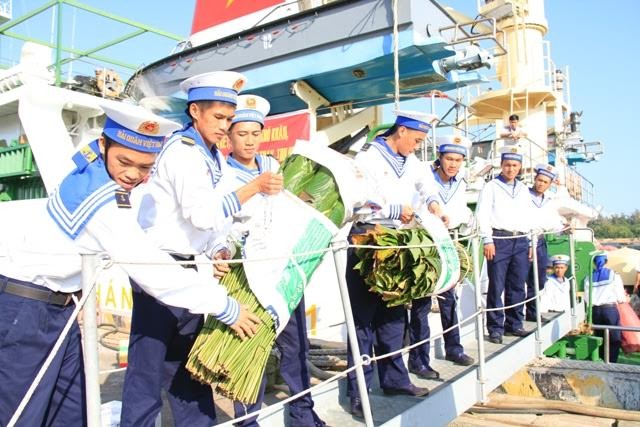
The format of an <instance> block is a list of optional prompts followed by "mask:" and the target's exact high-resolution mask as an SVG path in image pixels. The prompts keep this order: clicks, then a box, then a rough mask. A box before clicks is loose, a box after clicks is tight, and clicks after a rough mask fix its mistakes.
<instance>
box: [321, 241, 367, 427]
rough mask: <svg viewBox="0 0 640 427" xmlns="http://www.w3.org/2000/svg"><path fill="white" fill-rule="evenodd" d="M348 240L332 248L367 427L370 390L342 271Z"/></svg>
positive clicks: (333, 244)
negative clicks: (365, 376) (362, 363)
mask: <svg viewBox="0 0 640 427" xmlns="http://www.w3.org/2000/svg"><path fill="white" fill-rule="evenodd" d="M347 247H348V245H347V242H346V241H344V240H343V241H340V240H333V241H332V242H331V250H332V252H333V261H334V262H335V267H336V275H337V276H338V286H339V288H340V297H341V299H342V308H343V310H344V320H345V322H346V324H347V337H348V339H349V347H350V348H351V354H352V355H353V360H354V362H355V363H356V364H357V365H356V382H357V383H358V392H359V393H360V400H361V401H362V412H363V413H364V422H365V424H366V425H367V427H373V416H372V415H371V405H370V404H369V390H367V383H366V380H365V378H364V370H363V369H362V365H361V364H360V362H361V361H362V356H361V355H360V348H359V347H358V336H357V335H356V325H355V322H354V321H353V312H352V311H351V301H350V299H349V290H348V289H347V282H346V279H345V276H344V275H343V274H342V271H343V270H344V269H345V264H344V260H345V258H346V256H345V255H346V251H347Z"/></svg>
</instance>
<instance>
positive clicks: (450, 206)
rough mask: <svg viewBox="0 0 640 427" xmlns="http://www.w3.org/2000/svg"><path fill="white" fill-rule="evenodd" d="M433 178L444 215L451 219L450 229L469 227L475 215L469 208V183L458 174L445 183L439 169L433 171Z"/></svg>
mask: <svg viewBox="0 0 640 427" xmlns="http://www.w3.org/2000/svg"><path fill="white" fill-rule="evenodd" d="M433 177H434V178H435V182H436V184H437V185H438V195H439V202H440V206H442V210H443V213H444V214H445V215H447V216H448V217H449V228H450V229H453V228H457V227H459V226H460V225H468V224H469V223H470V222H471V220H472V216H473V214H472V213H471V209H469V207H468V206H467V196H466V195H465V191H466V190H467V181H466V180H465V179H464V178H463V177H462V173H458V174H457V175H456V176H455V177H453V178H451V179H449V180H448V182H443V181H442V180H441V179H440V175H438V172H437V169H434V170H433Z"/></svg>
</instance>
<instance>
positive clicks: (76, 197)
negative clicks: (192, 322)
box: [0, 104, 257, 426]
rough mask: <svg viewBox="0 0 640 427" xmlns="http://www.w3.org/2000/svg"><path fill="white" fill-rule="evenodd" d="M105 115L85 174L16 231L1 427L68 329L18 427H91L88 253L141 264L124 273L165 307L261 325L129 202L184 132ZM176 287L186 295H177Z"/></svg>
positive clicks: (73, 176)
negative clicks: (162, 240) (147, 227)
mask: <svg viewBox="0 0 640 427" xmlns="http://www.w3.org/2000/svg"><path fill="white" fill-rule="evenodd" d="M103 109H104V111H105V112H106V115H107V119H106V122H105V125H104V128H103V132H102V135H101V136H100V137H99V138H98V139H97V140H96V141H93V142H91V143H90V144H88V145H86V146H84V147H82V148H81V149H80V150H79V151H78V152H77V153H76V154H75V155H74V156H73V161H74V163H75V165H76V168H75V170H73V171H72V172H71V173H70V174H69V175H67V176H66V178H64V179H63V181H62V183H61V184H60V186H59V188H58V189H56V191H55V192H54V193H53V194H52V195H51V196H50V198H49V201H48V204H47V211H45V210H44V209H42V211H36V212H32V213H31V214H30V215H31V218H30V220H29V221H28V222H27V223H28V229H27V230H20V229H16V230H12V231H15V233H16V236H15V237H17V239H11V240H10V238H11V237H12V236H11V235H10V236H7V235H5V236H3V239H6V240H5V241H11V242H12V245H11V247H10V248H7V250H8V255H9V256H8V260H9V261H8V262H3V261H2V258H0V425H6V424H7V423H8V422H9V419H10V417H11V416H12V414H14V412H15V411H16V409H17V408H18V405H19V403H20V401H21V399H22V398H23V396H25V394H26V393H27V390H28V388H29V387H30V384H31V383H32V381H34V378H35V377H36V374H37V373H38V371H39V370H40V368H41V367H42V366H43V364H44V363H45V359H46V358H47V357H48V355H49V353H50V351H51V350H52V348H53V346H54V343H55V342H56V341H57V340H58V339H59V337H60V336H61V333H62V331H63V329H64V328H65V327H66V325H70V329H69V332H68V334H67V335H66V336H65V337H64V338H63V340H62V341H61V343H62V344H61V346H60V347H59V350H58V351H57V353H55V356H54V357H53V358H52V360H51V364H50V365H49V367H48V369H47V371H46V372H45V374H44V376H43V377H42V379H41V381H40V383H39V385H38V386H37V388H35V391H34V393H33V395H32V396H31V398H30V400H29V401H28V403H27V405H26V406H25V407H24V411H23V412H22V415H21V417H20V418H18V425H24V426H40V425H67V426H85V425H86V424H87V419H86V418H87V414H86V408H85V388H84V370H83V355H82V345H81V342H80V328H79V327H78V324H77V321H76V319H75V315H76V314H77V311H78V310H79V307H77V308H76V304H77V303H78V299H79V298H80V297H81V295H80V289H81V273H82V271H81V259H80V255H79V254H80V253H107V254H108V255H109V256H110V257H111V258H112V259H114V260H115V261H116V262H117V261H123V262H126V261H132V262H134V263H132V264H126V263H124V264H120V266H121V267H122V268H123V269H124V271H125V272H126V273H127V274H128V275H129V276H130V277H132V278H133V279H134V280H135V281H136V282H137V283H139V284H140V286H141V287H142V288H143V289H144V290H145V291H146V292H148V293H149V294H150V295H153V296H154V297H155V298H158V299H159V300H160V301H162V302H163V303H165V304H171V305H175V306H181V307H185V309H188V310H190V311H191V312H193V313H212V314H214V315H215V316H216V317H217V318H218V319H220V320H221V321H223V322H225V323H226V324H228V325H231V327H232V328H234V329H243V330H244V331H245V332H246V333H249V334H251V333H252V331H253V330H255V324H256V323H255V321H256V320H257V318H256V317H255V316H253V315H250V314H249V313H247V312H246V310H243V309H242V308H240V307H239V306H238V303H237V302H236V301H235V300H234V299H232V298H229V297H227V293H226V290H225V288H224V287H222V286H219V285H217V284H216V283H215V281H214V280H212V279H207V278H206V277H202V276H199V275H198V274H197V273H195V272H194V271H187V270H184V269H182V268H180V267H179V266H178V265H177V264H176V263H175V261H174V260H173V259H171V257H169V256H168V255H167V254H166V253H164V252H162V251H160V250H159V249H158V248H157V246H156V245H154V244H153V243H152V242H151V241H150V240H149V239H148V237H147V236H146V234H145V233H144V232H143V230H142V229H141V228H140V226H139V225H138V223H137V219H136V216H135V213H134V210H133V209H131V207H132V206H131V203H130V200H129V192H130V191H131V190H132V189H133V188H134V187H136V186H137V185H138V184H139V183H140V182H142V181H143V179H145V178H146V176H147V175H148V173H149V170H150V169H151V167H152V166H153V164H154V161H155V158H156V155H157V153H158V152H159V151H160V149H161V147H162V144H163V141H164V135H166V134H167V133H169V132H171V131H173V130H175V129H177V128H178V127H179V125H178V124H176V123H173V122H171V121H168V120H166V119H163V118H162V117H159V116H156V115H154V114H152V113H150V112H149V111H147V110H145V109H143V108H141V107H137V106H133V105H127V104H121V105H118V106H116V107H113V106H109V105H104V106H103ZM10 233H11V232H10ZM135 262H139V264H137V263H135ZM163 264H165V265H163ZM175 283H182V284H183V287H182V288H180V289H179V290H176V289H175ZM85 315H91V314H90V313H85ZM93 315H95V314H93ZM70 322H72V323H70ZM94 344H95V343H94ZM153 375H158V373H157V372H154V373H153Z"/></svg>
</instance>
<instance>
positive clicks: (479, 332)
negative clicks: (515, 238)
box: [471, 235, 488, 403]
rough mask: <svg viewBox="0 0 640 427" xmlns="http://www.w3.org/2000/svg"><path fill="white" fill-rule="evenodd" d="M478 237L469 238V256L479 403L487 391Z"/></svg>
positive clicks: (485, 396) (484, 398) (484, 397)
mask: <svg viewBox="0 0 640 427" xmlns="http://www.w3.org/2000/svg"><path fill="white" fill-rule="evenodd" d="M479 239H480V237H479V236H477V235H476V236H475V237H474V238H473V239H472V240H471V252H472V254H471V256H472V257H473V282H474V283H473V287H474V288H475V292H474V294H475V300H476V301H475V302H476V312H479V314H478V315H477V316H476V341H477V343H478V396H479V401H480V402H481V403H486V402H487V400H488V399H487V392H486V390H485V388H484V385H485V382H486V379H485V376H484V368H485V356H484V309H483V307H482V289H481V285H480V242H479Z"/></svg>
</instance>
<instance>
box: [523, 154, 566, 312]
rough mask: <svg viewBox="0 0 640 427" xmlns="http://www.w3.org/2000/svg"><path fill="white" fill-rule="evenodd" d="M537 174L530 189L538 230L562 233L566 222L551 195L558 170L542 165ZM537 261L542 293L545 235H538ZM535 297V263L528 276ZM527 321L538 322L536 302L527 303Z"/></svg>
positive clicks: (538, 166)
mask: <svg viewBox="0 0 640 427" xmlns="http://www.w3.org/2000/svg"><path fill="white" fill-rule="evenodd" d="M534 171H535V173H536V175H535V178H534V182H533V187H531V188H530V189H529V193H530V194H531V202H532V203H533V208H534V211H535V218H536V224H535V227H533V228H535V229H536V230H540V231H561V230H562V229H563V228H564V220H563V219H562V217H561V216H560V214H558V209H557V207H556V204H555V202H554V200H553V196H551V195H550V194H549V191H548V190H549V188H550V187H551V184H552V183H553V181H555V179H556V178H557V176H558V174H557V171H556V168H555V167H553V166H551V165H547V164H543V163H540V164H538V165H536V167H535V168H534ZM535 250H536V255H537V260H538V287H539V290H540V291H542V290H543V289H544V287H545V281H546V270H547V263H548V256H547V241H546V239H545V234H539V235H538V244H537V246H536V248H535ZM534 295H535V283H534V271H533V262H531V265H530V267H529V274H528V275H527V296H526V299H529V298H531V297H533V296H534ZM525 317H526V320H528V321H531V322H535V320H536V301H535V300H531V301H529V302H527V308H526V313H525Z"/></svg>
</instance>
